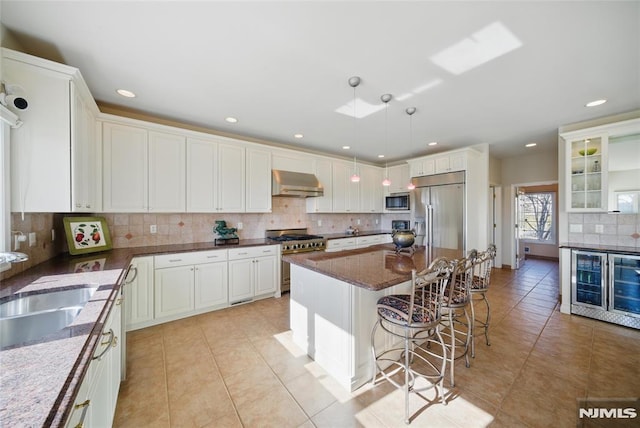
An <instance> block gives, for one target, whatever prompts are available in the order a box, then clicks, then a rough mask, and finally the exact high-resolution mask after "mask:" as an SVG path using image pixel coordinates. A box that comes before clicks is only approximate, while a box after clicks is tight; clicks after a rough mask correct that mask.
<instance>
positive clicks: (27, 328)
mask: <svg viewBox="0 0 640 428" xmlns="http://www.w3.org/2000/svg"><path fill="white" fill-rule="evenodd" d="M81 310H82V306H73V307H70V308H63V309H54V310H50V311H43V312H36V313H32V314H29V315H21V316H15V317H8V318H0V348H4V347H6V346H11V345H16V344H18V343H23V342H27V341H29V340H34V339H39V338H41V337H44V336H46V335H48V334H51V333H55V332H56V331H58V330H62V329H63V328H65V327H66V326H68V325H69V324H71V323H72V322H73V320H74V319H75V318H76V317H77V316H78V314H79V313H80V311H81Z"/></svg>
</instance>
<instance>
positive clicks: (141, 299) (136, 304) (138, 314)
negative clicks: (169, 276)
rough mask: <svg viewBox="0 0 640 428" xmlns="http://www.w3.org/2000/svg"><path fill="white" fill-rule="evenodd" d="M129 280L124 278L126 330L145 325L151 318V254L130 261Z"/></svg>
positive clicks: (152, 304)
mask: <svg viewBox="0 0 640 428" xmlns="http://www.w3.org/2000/svg"><path fill="white" fill-rule="evenodd" d="M128 276H131V279H130V280H125V284H124V293H125V299H124V301H125V325H126V329H127V331H130V330H136V329H138V328H141V327H146V326H147V325H149V324H148V323H149V322H150V321H152V320H153V306H154V302H153V256H148V257H136V258H134V259H133V260H132V261H131V269H130V270H129V275H128Z"/></svg>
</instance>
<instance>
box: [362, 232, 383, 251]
mask: <svg viewBox="0 0 640 428" xmlns="http://www.w3.org/2000/svg"><path fill="white" fill-rule="evenodd" d="M384 236H385V235H367V236H358V237H356V248H366V247H370V246H372V245H378V244H382V243H383V242H384Z"/></svg>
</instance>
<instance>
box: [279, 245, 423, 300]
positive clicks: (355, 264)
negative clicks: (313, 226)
mask: <svg viewBox="0 0 640 428" xmlns="http://www.w3.org/2000/svg"><path fill="white" fill-rule="evenodd" d="M282 260H284V261H286V262H289V263H291V264H294V265H298V266H301V267H304V268H307V269H310V270H313V271H315V272H318V273H321V274H324V275H327V276H330V277H332V278H335V279H339V280H341V281H344V282H347V283H349V284H353V285H355V286H357V287H361V288H365V289H367V290H371V291H379V290H383V289H385V288H388V287H391V286H394V285H397V284H401V283H403V282H405V281H409V280H411V270H412V269H416V270H417V271H421V270H423V269H425V267H426V255H425V248H424V247H418V248H417V249H416V251H415V252H414V253H413V254H412V255H411V254H409V253H408V252H401V253H400V254H396V252H395V246H394V245H393V244H380V245H374V246H371V247H367V248H360V249H356V250H346V251H339V252H321V251H314V252H308V253H298V254H289V255H283V256H282Z"/></svg>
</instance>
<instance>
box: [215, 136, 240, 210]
mask: <svg viewBox="0 0 640 428" xmlns="http://www.w3.org/2000/svg"><path fill="white" fill-rule="evenodd" d="M244 161H245V150H244V147H238V146H231V145H228V144H219V145H218V192H217V194H218V195H217V200H218V204H217V205H218V211H221V212H243V211H244V207H245V205H244V201H245V196H244V195H245V193H244V190H245V164H244Z"/></svg>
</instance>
